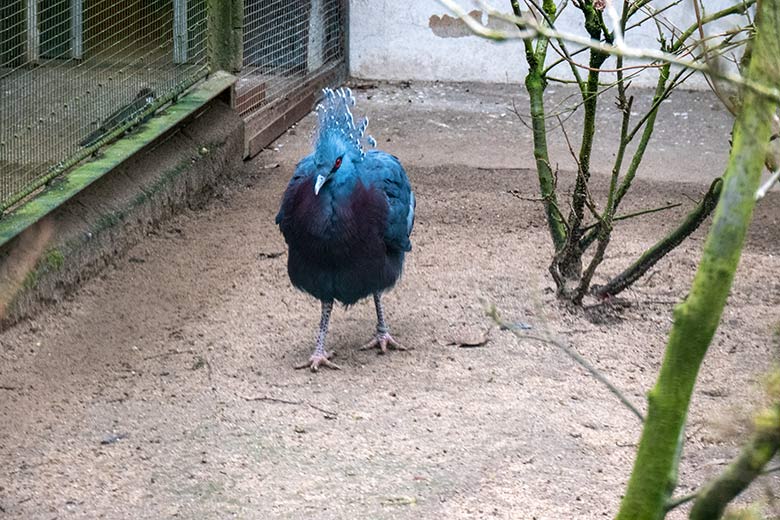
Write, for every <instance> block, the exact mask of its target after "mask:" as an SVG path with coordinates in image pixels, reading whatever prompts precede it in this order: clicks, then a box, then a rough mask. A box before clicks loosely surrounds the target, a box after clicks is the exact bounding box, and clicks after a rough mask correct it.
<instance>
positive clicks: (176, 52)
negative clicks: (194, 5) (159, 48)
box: [173, 0, 189, 63]
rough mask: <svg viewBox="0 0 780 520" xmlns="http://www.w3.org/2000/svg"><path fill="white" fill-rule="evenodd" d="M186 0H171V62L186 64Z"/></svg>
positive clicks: (187, 45) (187, 34)
mask: <svg viewBox="0 0 780 520" xmlns="http://www.w3.org/2000/svg"><path fill="white" fill-rule="evenodd" d="M187 22H188V20H187V0H173V62H174V63H187V55H188V50H189V49H188V47H189V31H188V27H189V24H188V23H187Z"/></svg>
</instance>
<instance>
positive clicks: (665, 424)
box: [617, 0, 780, 520]
mask: <svg viewBox="0 0 780 520" xmlns="http://www.w3.org/2000/svg"><path fill="white" fill-rule="evenodd" d="M757 10H758V12H757V18H756V27H757V29H756V39H755V42H754V47H753V56H752V58H751V60H750V66H749V68H748V72H747V74H748V78H749V79H750V81H751V82H754V83H760V84H763V85H776V84H777V83H778V78H780V40H778V36H777V31H778V28H780V0H762V1H761V2H760V3H759V4H758V9H757ZM744 95H745V102H744V104H743V105H742V110H741V111H740V113H739V116H738V118H737V120H736V122H735V125H734V134H733V135H734V139H733V145H732V150H731V156H730V158H729V165H728V168H727V170H726V174H725V176H724V178H723V189H722V190H723V191H722V194H721V198H720V203H719V204H718V207H717V208H716V210H715V216H714V218H713V223H712V227H711V229H710V232H709V235H708V237H707V240H706V243H705V246H704V251H703V254H702V259H701V262H700V263H699V268H698V270H697V273H696V277H695V278H694V281H693V286H692V287H691V291H690V293H689V295H688V298H687V299H686V301H684V302H683V303H681V304H679V305H678V306H677V307H676V308H675V311H674V324H673V325H672V331H671V333H670V336H669V341H668V343H667V346H666V352H665V355H664V360H663V363H662V365H661V371H660V373H659V375H658V380H657V381H656V384H655V386H654V387H653V389H652V390H651V391H650V392H649V394H648V413H647V419H646V421H645V426H644V428H643V430H642V437H641V440H640V442H639V449H638V451H637V455H636V460H635V463H634V468H633V471H632V473H631V478H630V480H629V483H628V488H627V490H626V493H625V495H624V497H623V500H622V502H621V505H620V511H619V513H618V516H617V519H618V520H657V519H659V518H662V517H663V515H664V512H665V508H666V503H667V501H668V499H669V496H670V494H671V492H672V490H673V489H674V486H675V485H676V482H675V481H674V479H673V478H670V476H671V475H674V474H675V473H676V469H677V463H678V461H677V454H678V453H679V450H680V448H681V438H680V437H681V433H682V431H683V428H684V425H685V418H686V415H687V411H688V406H689V403H690V399H691V393H692V392H693V387H694V384H695V382H696V378H697V376H698V372H699V367H700V366H701V363H702V360H703V359H704V356H705V354H706V353H707V350H708V348H709V345H710V342H711V341H712V337H713V335H714V334H715V330H716V329H717V326H718V323H719V321H720V317H721V314H722V313H723V308H724V306H725V304H726V298H727V297H728V294H729V291H730V289H731V284H732V282H733V279H734V273H735V272H736V269H737V265H738V264H739V258H740V255H741V253H742V246H743V243H744V240H745V234H746V232H747V228H748V225H749V224H750V221H751V218H752V214H753V208H754V206H755V200H754V194H755V192H756V189H757V188H758V185H759V183H760V180H761V172H762V170H763V163H764V158H765V157H766V150H767V145H768V142H769V136H770V134H771V114H773V113H774V112H775V110H776V108H777V103H776V101H774V100H773V99H770V98H768V97H765V96H761V95H759V94H757V93H756V91H755V90H746V91H745V93H744Z"/></svg>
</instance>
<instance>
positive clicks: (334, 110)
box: [316, 88, 376, 159]
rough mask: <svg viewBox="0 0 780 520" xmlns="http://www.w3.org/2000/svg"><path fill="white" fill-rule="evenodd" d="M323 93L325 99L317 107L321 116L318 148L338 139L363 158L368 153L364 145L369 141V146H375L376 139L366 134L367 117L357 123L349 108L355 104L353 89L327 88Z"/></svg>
mask: <svg viewBox="0 0 780 520" xmlns="http://www.w3.org/2000/svg"><path fill="white" fill-rule="evenodd" d="M322 93H323V95H324V99H323V101H322V103H320V104H319V105H317V109H316V110H317V115H318V117H319V133H318V137H317V145H316V148H317V149H320V147H327V146H328V143H329V142H331V141H332V140H333V139H337V140H339V141H342V142H343V143H344V144H345V145H346V146H347V147H350V148H352V149H354V151H355V152H356V153H357V154H359V155H360V158H361V159H362V158H363V157H364V156H365V155H366V152H365V150H364V149H363V145H364V144H366V143H367V144H368V145H369V146H371V147H375V146H376V140H375V139H374V138H373V137H372V136H370V135H367V134H366V128H367V127H368V118H367V117H364V118H363V119H361V120H360V123H358V124H357V125H355V119H354V117H353V116H352V112H351V111H350V109H349V107H354V106H355V98H354V97H353V96H352V91H351V90H350V89H348V88H339V89H337V90H335V91H334V90H332V89H329V88H326V89H323V90H322Z"/></svg>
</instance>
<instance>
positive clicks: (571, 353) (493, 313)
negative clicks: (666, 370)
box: [487, 305, 645, 422]
mask: <svg viewBox="0 0 780 520" xmlns="http://www.w3.org/2000/svg"><path fill="white" fill-rule="evenodd" d="M487 314H488V316H489V317H490V318H492V319H493V321H494V322H495V323H496V324H497V325H498V326H499V327H501V328H502V329H504V330H508V331H510V332H511V333H512V334H514V335H515V336H517V337H518V338H520V339H523V338H527V339H533V340H536V341H541V342H542V343H548V344H550V345H555V346H556V347H558V348H559V349H561V350H562V351H563V352H564V353H565V354H566V355H568V356H569V357H570V358H571V359H573V360H574V361H575V362H577V363H578V364H579V365H580V366H582V367H583V368H584V369H585V370H587V371H588V372H590V374H591V375H592V376H593V377H595V378H596V380H598V381H599V382H600V383H602V384H603V385H604V386H606V387H607V388H608V389H609V391H610V392H612V394H613V395H614V396H615V397H617V398H618V399H619V400H620V402H621V403H623V405H624V406H625V407H626V408H628V409H629V410H630V411H631V413H633V414H634V415H635V416H636V417H637V418H638V419H639V420H640V422H644V420H645V418H644V416H643V415H642V412H640V411H639V409H638V408H637V407H636V406H634V405H633V404H632V403H631V401H629V400H628V398H627V397H626V396H624V395H623V393H622V392H621V391H620V390H618V388H617V387H616V386H615V385H613V384H612V383H611V382H610V381H609V379H607V378H606V377H605V376H604V375H603V374H602V373H601V372H599V371H598V370H597V369H596V368H595V367H594V366H593V365H591V364H590V363H588V361H587V360H586V359H585V358H584V357H582V356H581V355H579V354H578V353H577V352H576V351H575V350H574V349H572V348H571V347H568V346H566V345H565V344H563V343H561V342H560V341H558V340H556V339H553V338H551V337H550V338H545V337H542V336H535V335H533V334H525V333H521V332H519V331H518V330H517V329H516V328H515V327H514V326H513V325H512V324H511V323H508V322H506V321H504V319H503V318H501V316H500V315H499V314H498V309H496V307H495V305H494V306H492V307H491V308H490V309H489V310H488V313H487Z"/></svg>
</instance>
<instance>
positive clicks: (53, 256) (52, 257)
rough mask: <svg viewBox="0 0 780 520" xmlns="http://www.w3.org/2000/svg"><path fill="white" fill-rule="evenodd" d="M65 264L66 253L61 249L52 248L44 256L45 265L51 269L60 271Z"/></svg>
mask: <svg viewBox="0 0 780 520" xmlns="http://www.w3.org/2000/svg"><path fill="white" fill-rule="evenodd" d="M64 264H65V255H63V254H62V251H60V250H59V249H50V250H49V251H48V252H47V253H46V256H45V257H44V265H45V266H46V267H47V268H48V269H49V270H51V271H59V270H60V269H62V266H63V265H64Z"/></svg>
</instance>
